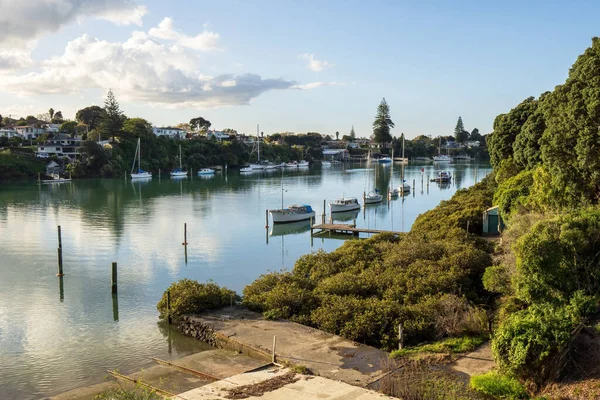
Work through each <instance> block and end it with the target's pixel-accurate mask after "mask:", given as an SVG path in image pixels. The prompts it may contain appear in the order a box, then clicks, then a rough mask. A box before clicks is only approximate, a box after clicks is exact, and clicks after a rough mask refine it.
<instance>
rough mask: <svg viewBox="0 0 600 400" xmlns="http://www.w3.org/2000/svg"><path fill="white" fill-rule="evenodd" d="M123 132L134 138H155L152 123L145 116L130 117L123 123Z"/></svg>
mask: <svg viewBox="0 0 600 400" xmlns="http://www.w3.org/2000/svg"><path fill="white" fill-rule="evenodd" d="M123 134H124V135H126V136H131V137H132V138H136V139H137V138H141V139H142V140H148V139H151V138H154V131H153V130H152V124H151V123H150V122H148V121H146V120H145V119H143V118H129V119H127V120H126V121H125V123H124V124H123Z"/></svg>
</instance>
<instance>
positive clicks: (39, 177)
mask: <svg viewBox="0 0 600 400" xmlns="http://www.w3.org/2000/svg"><path fill="white" fill-rule="evenodd" d="M41 184H42V177H41V174H40V173H39V172H38V185H41Z"/></svg>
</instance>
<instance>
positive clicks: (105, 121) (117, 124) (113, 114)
mask: <svg viewBox="0 0 600 400" xmlns="http://www.w3.org/2000/svg"><path fill="white" fill-rule="evenodd" d="M104 112H105V115H104V116H103V118H102V120H101V124H100V130H101V131H102V134H103V135H104V136H105V137H112V138H113V140H114V138H115V136H119V135H120V134H121V130H122V129H123V123H124V122H125V120H126V119H127V117H126V116H125V114H123V111H121V108H120V107H119V103H118V102H117V99H115V95H114V94H113V92H112V90H109V91H108V94H107V95H106V99H105V100H104Z"/></svg>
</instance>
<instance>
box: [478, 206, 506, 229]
mask: <svg viewBox="0 0 600 400" xmlns="http://www.w3.org/2000/svg"><path fill="white" fill-rule="evenodd" d="M503 229H504V222H503V221H502V217H501V216H500V210H499V209H498V206H496V207H491V208H488V209H487V210H485V211H484V212H483V234H484V235H490V236H495V235H499V234H500V232H502V230H503Z"/></svg>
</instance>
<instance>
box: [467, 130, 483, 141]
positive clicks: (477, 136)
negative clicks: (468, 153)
mask: <svg viewBox="0 0 600 400" xmlns="http://www.w3.org/2000/svg"><path fill="white" fill-rule="evenodd" d="M482 138H483V137H482V136H481V133H479V129H477V128H475V129H473V130H472V131H471V133H470V134H469V140H473V141H475V140H476V141H481V139H482Z"/></svg>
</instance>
